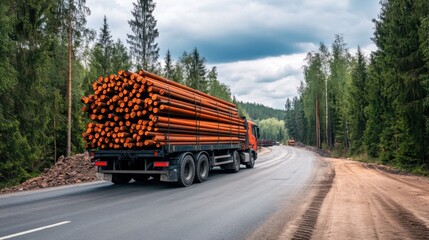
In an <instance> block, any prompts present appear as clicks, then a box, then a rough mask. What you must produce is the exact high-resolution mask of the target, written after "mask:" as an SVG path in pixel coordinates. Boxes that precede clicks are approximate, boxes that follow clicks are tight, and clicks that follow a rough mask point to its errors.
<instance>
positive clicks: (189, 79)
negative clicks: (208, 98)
mask: <svg viewBox="0 0 429 240" xmlns="http://www.w3.org/2000/svg"><path fill="white" fill-rule="evenodd" d="M180 63H181V65H182V66H183V71H184V79H185V84H186V85H187V86H189V87H191V88H193V89H197V90H199V91H202V92H205V93H208V90H209V89H208V87H209V86H208V81H207V79H206V74H207V68H206V59H205V58H204V57H203V56H201V55H200V52H199V51H198V49H197V48H194V50H192V52H191V53H187V52H186V51H185V52H184V53H183V55H182V57H181V58H180Z"/></svg>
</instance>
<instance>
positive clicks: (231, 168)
mask: <svg viewBox="0 0 429 240" xmlns="http://www.w3.org/2000/svg"><path fill="white" fill-rule="evenodd" d="M232 160H233V161H234V162H232V163H230V164H228V170H227V171H228V172H230V173H237V172H238V171H240V165H241V161H240V154H239V153H238V152H237V151H235V152H234V153H233V154H232Z"/></svg>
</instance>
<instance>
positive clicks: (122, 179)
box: [112, 174, 131, 184]
mask: <svg viewBox="0 0 429 240" xmlns="http://www.w3.org/2000/svg"><path fill="white" fill-rule="evenodd" d="M130 181H131V176H130V175H127V174H113V175H112V183H114V184H127V183H129V182H130Z"/></svg>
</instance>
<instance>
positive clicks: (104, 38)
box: [96, 15, 118, 76]
mask: <svg viewBox="0 0 429 240" xmlns="http://www.w3.org/2000/svg"><path fill="white" fill-rule="evenodd" d="M96 46H97V47H98V48H100V50H101V56H99V57H100V59H98V61H99V62H100V66H101V69H102V72H100V73H99V75H100V76H106V75H108V74H111V73H113V71H117V70H118V69H112V66H111V65H112V64H111V63H112V50H113V49H112V48H113V40H112V35H111V34H110V30H109V24H108V23H107V17H106V15H104V18H103V27H102V28H101V29H100V35H99V37H98V42H97V45H96Z"/></svg>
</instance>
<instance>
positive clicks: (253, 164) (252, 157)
mask: <svg viewBox="0 0 429 240" xmlns="http://www.w3.org/2000/svg"><path fill="white" fill-rule="evenodd" d="M254 166H255V155H253V153H251V154H250V161H249V162H248V163H246V168H253V167H254Z"/></svg>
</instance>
